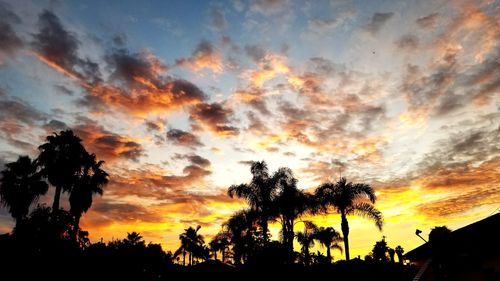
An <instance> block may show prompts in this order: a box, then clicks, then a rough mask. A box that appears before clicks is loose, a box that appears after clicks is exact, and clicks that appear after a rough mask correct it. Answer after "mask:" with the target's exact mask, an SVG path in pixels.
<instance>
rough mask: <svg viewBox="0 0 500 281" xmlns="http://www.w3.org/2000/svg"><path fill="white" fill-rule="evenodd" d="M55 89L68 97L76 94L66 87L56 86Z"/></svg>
mask: <svg viewBox="0 0 500 281" xmlns="http://www.w3.org/2000/svg"><path fill="white" fill-rule="evenodd" d="M54 89H56V90H57V92H58V93H62V94H65V95H67V96H72V95H73V94H74V92H73V91H72V90H70V89H69V88H68V87H66V86H64V85H54Z"/></svg>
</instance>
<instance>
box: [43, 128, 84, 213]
mask: <svg viewBox="0 0 500 281" xmlns="http://www.w3.org/2000/svg"><path fill="white" fill-rule="evenodd" d="M46 140H47V142H46V143H44V144H42V145H40V146H39V147H38V149H39V150H40V155H39V156H38V162H39V163H40V165H41V166H42V172H43V174H44V175H45V176H47V178H48V180H49V183H50V184H52V185H53V186H55V188H56V190H55V193H54V203H53V204H52V212H56V211H59V200H60V197H61V192H63V191H64V192H70V191H71V189H72V187H73V184H74V183H75V180H76V178H77V175H78V174H79V172H80V171H81V168H82V166H83V165H84V161H85V157H86V156H87V155H88V153H87V151H86V150H85V148H84V147H83V145H82V144H81V139H80V138H78V137H77V136H76V135H74V134H73V131H71V130H67V131H61V132H60V133H59V134H57V133H54V135H52V136H47V138H46Z"/></svg>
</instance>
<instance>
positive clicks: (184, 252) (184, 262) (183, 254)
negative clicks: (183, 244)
mask: <svg viewBox="0 0 500 281" xmlns="http://www.w3.org/2000/svg"><path fill="white" fill-rule="evenodd" d="M182 266H186V250H182Z"/></svg>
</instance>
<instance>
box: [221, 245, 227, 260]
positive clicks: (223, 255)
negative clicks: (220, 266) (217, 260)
mask: <svg viewBox="0 0 500 281" xmlns="http://www.w3.org/2000/svg"><path fill="white" fill-rule="evenodd" d="M221 252H222V262H224V261H225V260H226V249H224V248H222V250H221Z"/></svg>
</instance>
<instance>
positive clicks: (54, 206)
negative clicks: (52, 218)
mask: <svg viewBox="0 0 500 281" xmlns="http://www.w3.org/2000/svg"><path fill="white" fill-rule="evenodd" d="M61 191H62V187H61V186H56V192H55V193H54V203H52V213H53V214H54V213H55V212H57V211H59V199H60V198H61Z"/></svg>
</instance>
